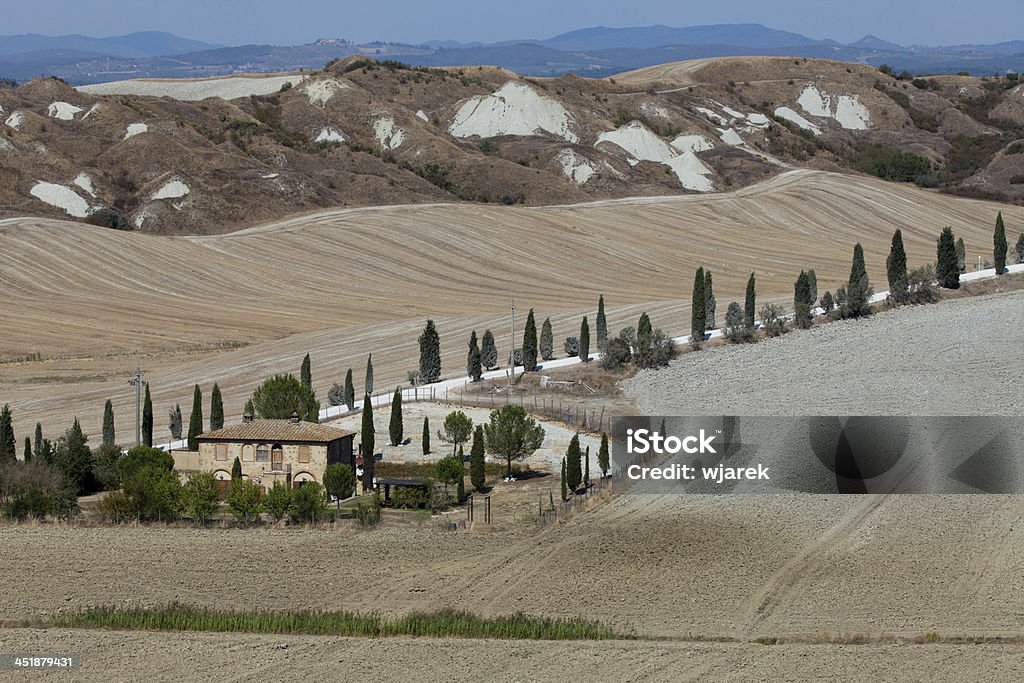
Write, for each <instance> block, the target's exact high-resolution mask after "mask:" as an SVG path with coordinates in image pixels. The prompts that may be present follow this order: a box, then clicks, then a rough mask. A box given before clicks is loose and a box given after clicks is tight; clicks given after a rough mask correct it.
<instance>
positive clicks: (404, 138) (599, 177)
mask: <svg viewBox="0 0 1024 683" xmlns="http://www.w3.org/2000/svg"><path fill="white" fill-rule="evenodd" d="M1022 93H1024V85H1019V84H1017V83H1016V82H1015V81H1011V80H1008V79H997V80H982V79H974V78H970V77H941V78H939V77H936V78H932V79H919V80H916V81H913V82H910V81H907V80H899V79H897V78H895V77H893V76H891V75H888V74H886V73H882V72H879V71H877V70H875V69H872V68H870V67H867V66H856V65H848V64H843V63H838V62H828V61H814V60H803V59H790V58H768V57H752V58H742V57H741V58H737V57H733V58H723V59H710V60H697V61H690V62H683V63H670V64H665V65H660V66H657V67H649V68H645V69H641V70H639V71H632V72H628V73H625V74H621V75H618V76H616V77H614V78H610V79H583V78H579V77H576V76H564V77H561V78H558V79H544V80H538V79H529V78H522V77H519V76H517V75H516V74H513V73H510V72H508V71H505V70H502V69H498V68H494V67H466V68H460V69H437V68H430V69H428V68H419V67H409V66H405V65H402V64H400V63H397V62H389V61H384V62H377V61H373V60H366V59H361V58H355V57H353V58H350V59H348V60H344V61H341V62H336V63H333V64H331V65H330V66H329V67H328V68H326V69H324V70H322V71H316V72H305V73H294V74H283V75H276V76H253V77H244V76H233V77H228V78H221V79H204V80H176V81H161V80H155V81H154V80H133V81H122V82H115V83H108V84H102V85H96V86H87V87H83V88H81V89H77V90H76V89H73V88H71V87H69V86H67V85H66V84H64V83H61V82H60V81H57V80H54V79H38V80H35V81H32V82H30V83H27V84H24V85H21V86H19V87H17V88H14V89H2V90H0V180H2V182H0V215H7V216H18V215H43V216H50V217H54V218H56V217H64V218H67V217H69V216H70V217H74V218H79V219H85V218H87V217H90V216H91V218H90V220H91V221H93V222H95V223H99V224H104V225H108V226H114V227H120V228H122V229H125V228H127V229H136V230H144V231H147V232H159V233H164V234H208V233H217V232H224V231H228V230H232V229H237V228H239V227H244V226H247V225H253V224H257V223H260V222H265V221H271V220H275V219H278V218H281V217H283V216H286V215H289V214H292V213H296V212H304V211H312V210H320V209H325V208H330V207H338V206H342V207H353V206H368V205H382V204H403V203H405V204H416V203H434V202H439V201H440V202H451V201H464V202H471V203H476V204H490V205H493V204H526V205H552V204H562V203H571V202H579V201H586V200H593V199H611V198H623V197H630V196H663V195H673V194H687V193H706V192H716V191H718V192H721V191H730V190H734V189H737V188H742V187H746V186H750V185H752V184H754V183H757V182H760V181H762V180H764V179H766V178H769V177H771V176H773V175H776V174H778V173H780V172H783V171H785V170H787V169H792V168H815V169H821V170H832V171H839V170H863V171H867V172H872V173H876V174H879V175H882V176H884V177H887V178H890V179H895V180H907V181H911V180H912V181H915V182H917V183H919V184H921V185H925V186H929V187H941V188H942V189H943V190H944V191H948V192H956V193H964V194H969V195H972V196H978V197H984V198H991V199H1000V200H1004V201H1011V202H1019V201H1022V200H1024V184H1021V183H1020V179H1021V178H1022V177H1024V154H1019V153H1017V152H1019V151H1020V150H1021V148H1022V144H1024V143H1021V142H1019V141H1018V139H1019V138H1020V137H1021V131H1022V130H1024V128H1022V127H1024V97H1022Z"/></svg>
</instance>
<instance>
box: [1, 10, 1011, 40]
mask: <svg viewBox="0 0 1024 683" xmlns="http://www.w3.org/2000/svg"><path fill="white" fill-rule="evenodd" d="M3 4H4V5H5V6H4V8H3V10H2V11H0V34H2V35H11V34H17V33H41V34H45V35H64V34H69V33H81V34H85V35H91V36H110V35H119V34H123V33H132V32H135V31H167V32H169V33H174V34H177V35H179V36H182V37H186V38H193V39H195V40H203V41H206V42H211V43H220V44H224V45H242V44H246V43H272V44H276V45H296V44H302V43H308V42H312V41H313V40H316V39H317V38H325V37H340V38H347V39H349V40H355V41H369V40H384V41H395V42H406V43H422V42H425V41H428V40H457V41H461V42H470V41H481V42H495V41H499V40H511V39H516V38H549V37H551V36H554V35H557V34H559V33H563V32H565V31H571V30H573V29H577V28H586V27H590V26H644V25H651V24H664V25H668V26H694V25H698V24H730V23H758V24H764V25H766V26H770V27H772V28H778V29H783V30H787V31H794V32H797V33H802V34H804V35H807V36H809V37H811V38H818V39H822V38H833V39H835V40H838V41H840V42H852V41H855V40H857V39H859V38H861V37H862V36H864V35H866V34H868V33H871V34H874V35H877V36H879V37H880V38H884V39H885V40H891V41H893V42H897V43H902V44H904V45H909V44H922V45H949V44H956V43H996V42H1001V41H1006V40H1018V39H1022V38H1024V29H1022V28H1021V26H1022V24H1021V22H1019V21H1010V18H1012V17H1017V18H1019V17H1020V15H1021V9H1020V0H969V1H965V0H927V1H925V0H907V1H904V0H895V1H894V0H841V1H839V2H836V1H835V0H729V2H715V3H708V2H706V0H699V1H694V0H640V1H639V2H638V1H636V0H633V1H632V2H628V1H623V0H614V1H610V0H515V1H514V2H501V3H494V2H487V1H486V0H484V1H479V0H478V1H466V0H390V1H389V2H366V0H361V1H359V2H353V1H352V0H341V1H338V0H173V1H170V2H169V1H167V0H159V1H157V0H32V1H31V2H4V3H3Z"/></svg>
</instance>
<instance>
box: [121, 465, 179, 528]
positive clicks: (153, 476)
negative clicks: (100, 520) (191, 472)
mask: <svg viewBox="0 0 1024 683" xmlns="http://www.w3.org/2000/svg"><path fill="white" fill-rule="evenodd" d="M121 481H122V484H121V488H122V490H123V491H124V494H125V495H126V496H127V497H128V504H129V506H130V509H131V512H132V516H133V517H135V518H137V519H140V520H146V521H160V522H169V521H173V520H175V519H177V518H178V515H179V514H180V513H181V506H182V488H181V481H180V480H179V479H178V475H177V473H176V472H174V471H173V470H166V469H164V468H163V467H161V466H159V465H154V464H147V465H144V466H142V467H141V468H140V469H138V470H137V471H136V472H134V473H133V474H131V476H129V477H127V478H122V480H121Z"/></svg>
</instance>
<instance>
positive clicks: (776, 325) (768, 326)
mask: <svg viewBox="0 0 1024 683" xmlns="http://www.w3.org/2000/svg"><path fill="white" fill-rule="evenodd" d="M761 329H762V330H764V333H765V334H766V335H767V336H769V337H778V336H779V335H782V334H785V333H786V332H788V329H787V328H786V318H785V312H784V311H783V310H782V307H781V306H776V305H775V304H765V305H764V306H762V307H761Z"/></svg>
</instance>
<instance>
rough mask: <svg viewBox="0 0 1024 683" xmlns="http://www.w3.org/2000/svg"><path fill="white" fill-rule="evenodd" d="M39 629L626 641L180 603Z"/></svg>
mask: <svg viewBox="0 0 1024 683" xmlns="http://www.w3.org/2000/svg"><path fill="white" fill-rule="evenodd" d="M37 625H39V626H51V627H65V628H106V629H122V630H144V631H217V632H222V633H270V634H306V635H333V636H357V637H375V638H376V637H389V636H414V637H426V638H493V639H502V640H610V639H623V638H629V637H630V636H626V635H623V634H620V633H616V632H615V630H613V629H612V628H611V627H610V626H606V625H604V624H601V623H599V622H594V621H587V620H584V619H554V618H540V617H530V616H526V615H523V614H514V615H511V616H505V617H494V618H482V617H478V616H476V615H473V614H469V613H468V612H460V611H455V610H441V611H437V612H414V613H411V614H409V615H406V616H403V617H397V618H383V617H380V616H379V615H376V614H360V613H357V612H347V611H339V612H327V611H322V610H299V611H293V612H273V611H269V610H257V611H237V612H236V611H223V610H214V609H209V608H205V607H192V606H189V605H184V604H181V603H172V604H169V605H165V606H161V607H154V608H121V607H92V608H88V609H85V610H82V611H80V612H74V613H68V614H61V615H58V616H55V617H52V618H49V619H45V620H43V621H42V622H41V623H39V624H37Z"/></svg>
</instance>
